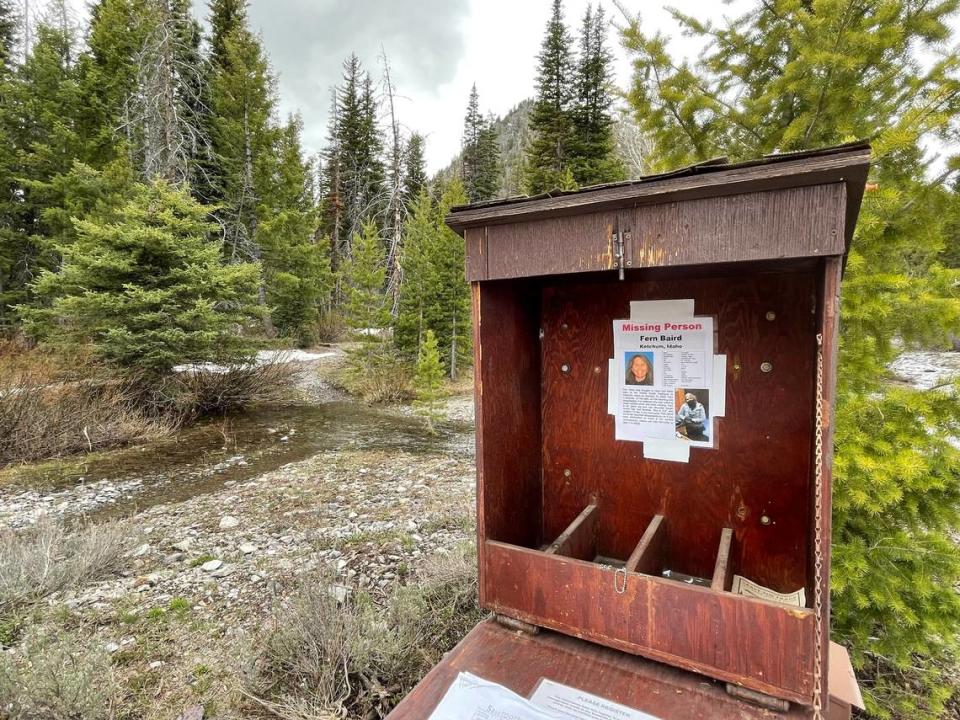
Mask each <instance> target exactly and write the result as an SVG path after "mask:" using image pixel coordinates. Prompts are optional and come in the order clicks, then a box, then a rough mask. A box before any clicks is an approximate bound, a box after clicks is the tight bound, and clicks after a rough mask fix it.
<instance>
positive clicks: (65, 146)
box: [0, 23, 84, 325]
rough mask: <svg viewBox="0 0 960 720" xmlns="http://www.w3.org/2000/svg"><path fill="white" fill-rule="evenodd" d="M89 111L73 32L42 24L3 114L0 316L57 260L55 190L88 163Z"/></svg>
mask: <svg viewBox="0 0 960 720" xmlns="http://www.w3.org/2000/svg"><path fill="white" fill-rule="evenodd" d="M82 104H83V97H82V93H81V92H80V88H79V83H78V79H77V66H76V39H75V37H74V36H73V30H72V28H71V27H70V26H69V24H67V23H64V24H63V27H53V26H51V25H48V24H41V25H40V26H39V27H38V28H37V29H36V40H35V42H34V43H33V45H32V48H31V52H30V55H29V57H27V59H26V61H25V62H24V63H23V64H22V65H21V66H19V67H18V68H17V69H16V72H15V73H12V72H11V73H10V74H9V75H8V76H7V78H6V81H5V82H4V103H3V105H2V108H0V117H2V120H3V127H4V134H5V135H6V138H5V139H6V141H7V144H6V147H5V150H4V155H5V164H6V169H7V172H9V175H6V174H5V175H4V178H5V183H6V186H5V191H4V202H3V207H2V208H0V216H2V226H0V240H2V244H0V316H4V318H5V319H4V320H3V322H4V324H7V325H9V324H10V321H11V319H10V318H11V314H10V307H11V306H13V305H15V304H19V303H23V302H24V301H26V300H28V299H29V298H30V289H29V285H30V281H31V280H32V279H33V278H34V277H35V276H36V275H37V274H38V273H39V272H40V271H41V270H42V269H43V268H45V267H48V268H49V267H54V266H55V265H56V263H57V252H56V249H55V247H54V245H53V243H52V242H51V235H52V234H53V232H54V229H53V228H51V227H50V225H49V224H48V223H47V218H48V214H49V212H50V211H51V209H53V208H57V207H58V206H59V205H60V204H61V201H62V198H60V197H58V196H57V195H56V194H55V193H53V192H51V189H50V183H51V181H53V180H54V179H55V178H57V177H59V176H62V175H65V174H67V173H69V172H70V171H71V169H72V167H73V162H74V158H76V157H82V156H83V149H84V148H83V145H84V144H83V138H82V136H81V134H80V132H79V131H78V130H79V123H78V117H79V114H80V107H81V106H82Z"/></svg>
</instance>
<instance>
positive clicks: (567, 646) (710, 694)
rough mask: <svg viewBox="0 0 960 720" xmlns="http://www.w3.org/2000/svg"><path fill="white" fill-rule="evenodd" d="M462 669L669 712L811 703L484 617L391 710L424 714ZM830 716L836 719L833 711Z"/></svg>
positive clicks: (687, 718)
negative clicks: (743, 692)
mask: <svg viewBox="0 0 960 720" xmlns="http://www.w3.org/2000/svg"><path fill="white" fill-rule="evenodd" d="M460 672H470V673H473V674H475V675H478V676H480V677H482V678H485V679H487V680H490V681H492V682H496V683H500V684H502V685H504V686H505V687H508V688H509V689H511V690H513V691H514V692H516V693H518V694H519V695H522V696H524V697H529V696H530V695H531V694H532V693H533V691H534V690H535V689H536V687H537V685H538V684H539V683H540V681H541V680H542V679H544V678H547V679H550V680H553V681H554V682H559V683H563V684H565V685H570V686H572V687H576V688H580V689H581V690H585V691H586V692H589V693H593V694H595V695H599V696H601V697H604V698H607V699H609V700H612V701H613V702H616V703H620V704H622V705H626V706H627V707H630V708H633V709H636V710H642V711H644V712H646V713H649V714H651V715H653V716H655V717H659V718H663V719H664V720H809V718H810V717H811V712H810V710H809V709H806V708H801V707H797V706H793V707H791V708H790V710H789V711H788V712H787V713H774V712H771V711H770V710H766V709H764V708H759V707H754V706H752V705H747V704H744V703H743V702H740V701H738V700H735V699H734V698H731V697H729V696H728V695H727V694H726V692H725V691H724V688H723V687H722V686H721V685H720V684H718V683H714V682H709V681H707V680H705V679H704V678H703V677H702V676H701V675H694V674H690V673H688V672H684V671H683V670H679V669H677V668H673V667H670V666H668V665H664V664H662V663H657V662H651V661H649V660H645V659H643V658H640V657H636V656H633V655H628V654H626V653H622V652H617V651H615V650H610V649H607V648H603V647H600V646H598V645H594V644H592V643H589V642H584V641H582V640H577V639H575V638H572V637H566V636H564V635H560V634H557V633H553V632H542V633H540V634H539V635H536V636H531V635H526V634H522V633H516V632H511V631H510V630H508V629H506V628H502V627H498V626H497V625H496V624H495V623H493V622H491V621H486V622H482V623H480V624H479V625H477V627H476V628H474V629H473V630H472V631H471V632H470V634H469V635H468V636H467V637H466V638H465V639H464V640H463V641H462V642H461V643H460V644H459V645H457V647H456V648H454V649H453V651H451V652H450V653H448V654H447V655H446V656H445V657H444V659H443V660H442V661H441V662H440V664H439V665H437V666H436V667H435V668H434V669H433V670H431V671H430V673H429V674H428V675H427V676H426V678H424V679H423V681H422V682H421V683H420V684H419V685H417V687H416V689H414V691H413V692H411V693H410V695H408V696H407V698H406V699H405V700H404V701H403V702H402V703H400V705H399V706H398V707H397V708H396V709H395V710H394V711H393V712H392V713H391V714H390V715H389V716H388V717H389V718H390V720H425V718H428V717H429V716H430V713H432V712H433V710H434V709H435V708H436V706H437V704H438V703H439V702H440V699H441V698H442V697H443V695H444V694H445V693H446V691H447V689H448V688H449V687H450V684H451V683H452V682H453V680H454V679H455V678H456V677H457V674H458V673H460ZM831 720H833V719H832V718H831Z"/></svg>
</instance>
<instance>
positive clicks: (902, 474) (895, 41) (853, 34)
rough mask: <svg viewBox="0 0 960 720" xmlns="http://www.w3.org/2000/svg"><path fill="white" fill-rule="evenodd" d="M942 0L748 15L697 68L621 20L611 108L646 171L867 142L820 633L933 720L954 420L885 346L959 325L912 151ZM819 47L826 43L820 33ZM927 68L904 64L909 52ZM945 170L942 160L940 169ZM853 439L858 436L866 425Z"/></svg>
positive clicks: (922, 139) (875, 709)
mask: <svg viewBox="0 0 960 720" xmlns="http://www.w3.org/2000/svg"><path fill="white" fill-rule="evenodd" d="M956 8H957V3H956V2H954V1H953V0H939V1H936V2H931V3H923V4H920V5H917V4H914V3H907V2H893V3H889V2H881V1H880V0H876V1H874V0H869V1H868V2H861V3H856V4H854V3H852V2H849V1H843V2H833V3H814V4H812V5H810V4H797V3H793V2H788V1H786V0H771V1H770V2H762V3H757V5H756V7H754V8H753V9H752V10H751V11H750V12H749V13H747V14H745V15H744V16H742V17H740V18H736V19H733V20H730V21H729V22H726V23H725V24H723V25H722V26H720V27H712V26H710V25H707V24H704V23H702V22H700V21H698V20H696V19H695V18H691V17H687V16H683V15H680V14H678V13H675V17H676V18H677V19H678V20H679V22H680V23H681V24H682V26H683V28H684V30H685V31H687V32H689V33H691V34H692V35H695V36H698V37H700V38H701V39H704V40H707V41H712V43H710V44H709V45H708V47H709V48H710V50H709V51H708V52H707V53H706V55H705V56H704V57H703V58H702V60H701V61H700V62H699V63H698V64H696V65H691V64H689V63H680V62H677V61H675V60H674V59H673V58H671V57H670V55H669V53H668V52H667V50H666V39H665V38H664V37H662V36H660V35H657V36H653V37H649V36H647V35H645V34H644V33H643V32H642V31H641V29H640V24H639V21H635V22H631V23H630V24H629V25H628V27H627V28H626V30H625V33H624V42H625V45H626V46H627V47H628V48H629V49H630V51H631V52H632V54H633V57H634V67H635V75H634V81H633V87H632V89H631V93H630V100H631V103H632V105H633V106H634V108H635V110H636V113H637V119H638V122H639V124H640V126H641V128H642V129H643V130H644V131H645V132H646V133H648V134H649V136H650V137H651V138H652V139H653V141H654V143H655V151H654V156H655V157H658V158H659V159H660V162H661V166H662V167H663V168H666V167H676V166H677V165H681V164H684V163H688V162H691V161H696V160H706V159H707V158H710V157H715V156H717V155H729V156H731V157H733V158H746V157H756V156H760V155H763V154H765V153H769V152H773V151H775V150H782V151H783V150H799V149H803V148H810V147H818V146H823V145H828V144H832V143H838V142H843V141H847V140H850V139H853V138H873V152H874V158H873V169H872V171H871V175H872V178H871V181H872V182H873V183H876V187H877V189H876V190H874V191H873V192H870V193H867V195H866V197H865V199H864V204H863V208H862V210H861V215H860V220H859V224H858V228H857V232H856V236H855V238H854V242H853V246H852V249H851V251H850V256H849V259H848V262H847V268H846V276H845V278H844V286H843V295H842V298H843V301H842V303H843V304H842V326H841V344H840V365H839V376H838V388H837V404H836V426H835V428H836V431H835V444H836V458H835V464H834V473H835V474H834V477H835V492H834V521H833V575H832V579H833V585H832V603H833V629H834V630H833V631H834V636H835V637H836V638H837V639H838V640H840V641H841V642H843V643H844V644H846V645H848V646H849V647H850V649H851V654H852V658H853V661H854V664H855V666H856V667H857V668H858V669H859V670H860V672H861V679H862V680H863V681H865V683H866V687H865V690H866V692H865V696H866V701H867V705H868V709H869V712H870V713H871V715H873V716H875V717H884V718H886V717H900V718H934V717H939V716H940V713H941V711H942V709H943V702H944V699H945V697H946V696H948V695H949V689H947V688H946V687H945V685H944V679H943V672H944V668H945V667H947V666H948V665H949V663H950V658H951V655H952V653H954V652H955V651H956V650H957V633H956V628H957V625H958V622H960V594H958V593H957V592H956V586H957V583H958V582H960V551H958V548H957V545H956V543H955V540H954V538H955V533H956V531H957V529H958V528H960V486H958V483H957V481H956V479H957V477H958V476H960V450H958V449H957V448H956V447H954V446H953V445H952V444H951V442H950V438H952V437H956V436H957V434H958V431H960V408H958V404H957V403H956V401H955V399H953V398H952V396H949V395H947V394H945V393H944V392H943V390H937V389H934V390H931V391H926V392H924V391H915V390H910V389H907V388H902V387H897V386H895V385H893V384H891V383H890V382H889V380H890V373H889V371H888V370H887V366H888V364H889V362H890V361H891V360H892V359H893V358H894V357H895V356H896V355H897V353H898V352H900V344H898V342H897V341H898V340H899V341H900V343H902V345H905V346H907V347H910V346H915V345H917V344H921V343H922V344H928V343H939V342H943V341H944V337H945V335H946V331H947V330H949V329H950V328H956V327H957V326H958V324H960V300H958V290H957V288H958V280H960V276H958V274H957V273H956V272H955V271H948V270H944V269H943V268H941V267H939V266H938V265H937V263H936V260H937V257H938V256H939V254H940V252H941V250H942V248H943V244H944V239H945V237H944V236H945V233H946V230H945V226H946V223H947V221H948V218H949V213H944V212H943V203H942V199H943V196H944V188H943V187H942V183H943V182H944V181H946V180H949V179H950V178H951V176H952V175H954V174H955V172H948V173H947V174H946V175H943V176H941V177H940V178H937V179H935V180H931V179H930V178H928V177H927V175H926V163H925V161H924V155H923V151H922V147H923V145H924V144H925V143H926V142H927V141H928V140H930V139H935V138H938V137H939V138H948V137H949V136H950V132H951V130H952V129H953V127H955V123H956V119H957V117H958V110H960V108H958V101H960V92H958V85H957V74H958V72H960V53H957V52H952V53H944V54H939V55H938V54H937V53H936V50H937V49H938V48H939V47H940V46H941V45H942V44H943V43H944V42H945V41H946V40H947V39H948V38H949V36H950V29H949V21H950V19H951V17H955V12H956ZM828 39H829V40H828ZM925 51H928V52H929V54H930V55H931V57H935V58H936V59H935V60H933V61H932V62H931V63H929V65H928V66H926V67H924V66H922V64H921V62H920V60H919V59H918V54H919V53H922V52H925ZM953 167H956V166H955V165H954V166H953ZM867 428H869V430H867Z"/></svg>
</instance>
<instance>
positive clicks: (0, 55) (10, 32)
mask: <svg viewBox="0 0 960 720" xmlns="http://www.w3.org/2000/svg"><path fill="white" fill-rule="evenodd" d="M20 22H21V21H20V13H19V12H18V11H17V9H16V7H15V5H14V0H0V65H3V66H4V67H10V66H11V64H12V62H11V61H12V58H13V54H14V51H15V50H16V46H17V40H18V39H19V37H18V36H19V32H18V29H19V27H20Z"/></svg>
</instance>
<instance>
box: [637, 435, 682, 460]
mask: <svg viewBox="0 0 960 720" xmlns="http://www.w3.org/2000/svg"><path fill="white" fill-rule="evenodd" d="M643 456H644V457H645V458H647V459H648V460H669V461H670V462H690V443H688V442H686V441H684V440H654V439H650V440H645V441H644V443H643Z"/></svg>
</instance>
